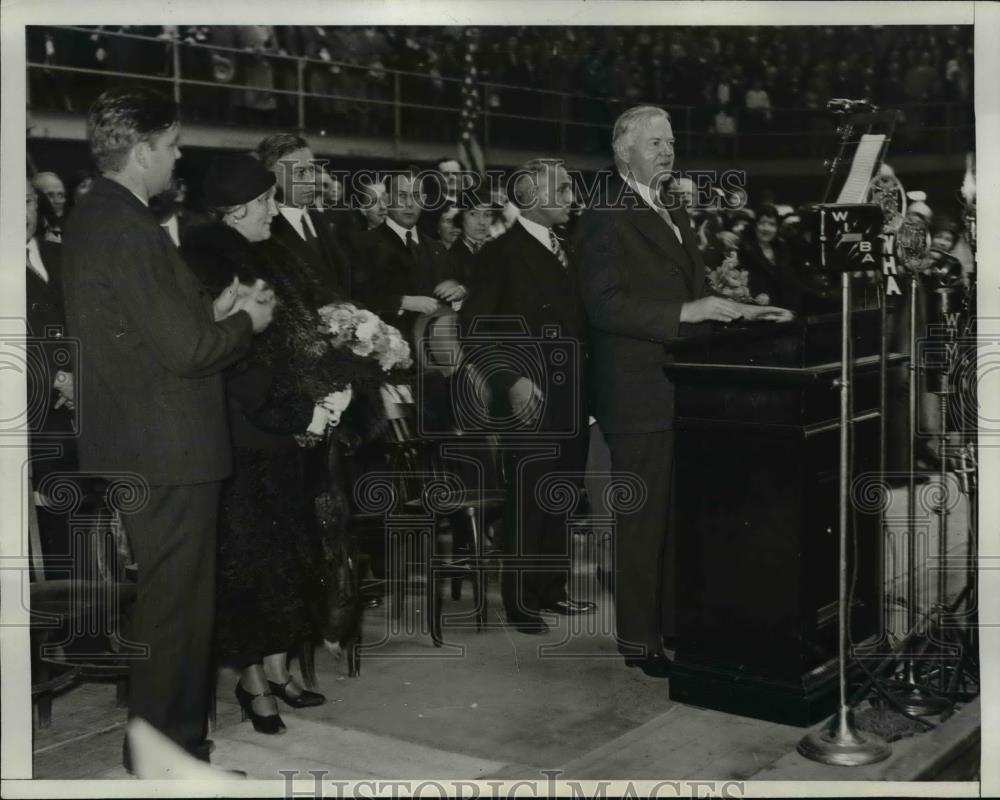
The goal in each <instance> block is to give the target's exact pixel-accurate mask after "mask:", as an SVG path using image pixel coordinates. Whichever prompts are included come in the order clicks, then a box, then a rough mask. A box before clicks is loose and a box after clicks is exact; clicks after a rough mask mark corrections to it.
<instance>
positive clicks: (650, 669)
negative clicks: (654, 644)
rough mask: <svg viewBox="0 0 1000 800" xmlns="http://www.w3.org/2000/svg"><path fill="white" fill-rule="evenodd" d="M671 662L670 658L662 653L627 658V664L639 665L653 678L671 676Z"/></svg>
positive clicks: (629, 665)
mask: <svg viewBox="0 0 1000 800" xmlns="http://www.w3.org/2000/svg"><path fill="white" fill-rule="evenodd" d="M671 663H672V662H671V661H670V659H669V658H667V657H666V656H661V655H655V656H646V657H645V658H626V659H625V665H626V666H628V667H638V668H639V669H641V670H642V671H643V672H644V673H646V674H647V675H648V676H649V677H651V678H669V677H670V665H671Z"/></svg>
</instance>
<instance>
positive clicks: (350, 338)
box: [319, 303, 413, 379]
mask: <svg viewBox="0 0 1000 800" xmlns="http://www.w3.org/2000/svg"><path fill="white" fill-rule="evenodd" d="M319 317H320V320H321V321H322V325H321V328H320V330H321V332H322V333H324V334H325V335H326V337H327V340H328V342H329V344H330V346H331V347H333V348H334V349H337V350H347V351H349V352H350V353H352V354H353V355H354V356H356V357H357V358H359V359H362V360H363V361H365V362H367V364H368V366H369V368H370V369H372V368H371V365H370V362H372V361H374V362H375V363H376V364H377V365H378V367H379V368H380V369H381V371H382V373H383V374H382V376H381V377H382V378H383V379H384V377H385V375H386V374H387V373H389V372H391V371H392V370H399V369H408V368H409V367H410V366H411V365H412V364H413V359H412V358H410V345H409V344H407V342H406V340H405V339H404V338H403V335H402V334H401V333H400V332H399V331H398V330H396V329H395V328H394V327H392V326H391V325H386V324H385V323H384V322H383V321H382V320H381V319H379V318H378V316H377V315H376V314H373V313H372V312H371V311H368V310H367V309H359V308H357V307H356V306H354V305H353V304H351V303H332V304H330V305H326V306H323V307H322V308H321V309H320V310H319Z"/></svg>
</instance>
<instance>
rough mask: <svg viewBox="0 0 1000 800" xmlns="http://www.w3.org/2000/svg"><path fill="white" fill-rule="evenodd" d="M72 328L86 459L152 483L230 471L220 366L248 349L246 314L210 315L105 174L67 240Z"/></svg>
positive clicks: (152, 226) (203, 298)
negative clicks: (219, 317) (218, 319)
mask: <svg viewBox="0 0 1000 800" xmlns="http://www.w3.org/2000/svg"><path fill="white" fill-rule="evenodd" d="M63 248H64V249H63V289H64V293H65V298H66V325H67V329H68V332H69V334H70V335H71V336H75V337H78V338H79V340H80V355H81V358H80V365H79V369H78V370H77V374H76V376H75V377H76V392H77V402H76V405H77V413H78V416H79V417H80V428H81V433H80V437H81V438H80V467H81V468H82V469H86V470H92V471H95V472H106V471H121V470H128V471H132V472H136V473H138V474H139V475H141V476H143V477H144V478H145V479H146V480H147V481H149V482H150V483H151V484H154V485H185V484H195V483H206V482H209V481H217V480H221V479H222V478H224V477H226V475H228V474H229V472H230V470H231V468H232V458H231V448H230V446H229V433H228V429H227V424H226V404H225V397H224V394H223V385H222V376H221V374H220V373H221V371H222V370H223V369H225V368H226V367H227V366H229V365H230V364H232V363H234V362H235V361H237V360H239V359H240V358H241V357H242V356H243V355H244V354H245V353H246V352H247V350H248V348H249V346H250V340H251V336H252V325H251V321H250V317H249V316H248V315H247V314H245V313H243V312H240V313H237V314H234V315H233V316H231V317H229V318H228V319H226V320H223V321H222V322H215V321H213V317H212V298H211V297H210V296H209V295H208V294H207V293H206V292H204V291H203V290H202V288H201V284H200V283H199V282H198V279H197V278H196V277H195V276H194V274H193V273H192V272H191V270H190V269H189V268H188V266H187V264H186V263H185V262H184V260H183V258H182V257H181V255H180V253H179V252H178V250H177V248H176V247H174V244H173V242H172V241H171V240H170V237H169V236H168V235H167V233H166V231H164V230H163V229H162V228H161V227H160V226H159V224H158V223H157V221H156V218H155V217H154V216H153V214H152V213H151V212H150V211H149V209H148V208H146V206H145V205H143V203H142V202H141V201H140V200H139V199H138V198H137V197H135V195H133V194H132V193H131V192H130V191H129V190H128V189H126V188H125V187H124V186H121V185H119V184H118V183H115V182H114V181H111V180H108V179H107V178H103V177H102V178H97V179H96V180H95V181H94V187H93V189H91V191H90V192H88V193H87V194H86V195H85V196H84V198H83V199H82V200H81V202H80V204H79V205H78V206H77V207H76V209H75V210H74V211H73V214H72V217H71V218H70V221H69V223H68V224H67V227H66V239H65V242H64V245H63Z"/></svg>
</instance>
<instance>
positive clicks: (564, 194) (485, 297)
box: [460, 159, 595, 633]
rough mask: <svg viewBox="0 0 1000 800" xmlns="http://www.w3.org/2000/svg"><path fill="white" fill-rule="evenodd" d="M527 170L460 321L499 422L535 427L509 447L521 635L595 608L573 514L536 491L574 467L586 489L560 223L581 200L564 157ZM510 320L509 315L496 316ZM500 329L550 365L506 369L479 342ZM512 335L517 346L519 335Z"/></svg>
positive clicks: (575, 297) (583, 423)
mask: <svg viewBox="0 0 1000 800" xmlns="http://www.w3.org/2000/svg"><path fill="white" fill-rule="evenodd" d="M518 175H519V177H518V178H517V179H516V180H515V183H514V186H513V190H514V196H515V197H514V199H515V202H516V203H517V204H518V206H519V207H520V208H521V209H522V210H521V215H520V217H519V218H518V220H517V221H516V222H515V223H514V225H513V226H512V227H511V229H510V230H509V231H507V232H506V233H504V234H503V235H502V236H500V237H499V238H498V239H496V240H494V241H492V242H489V243H487V244H486V245H485V246H484V247H483V248H482V250H481V251H480V253H479V263H478V269H479V278H478V280H477V281H476V282H475V284H474V285H473V288H472V290H471V292H470V294H469V299H468V300H467V301H466V303H465V304H464V305H463V307H462V310H461V312H460V316H461V319H462V329H463V333H464V337H463V342H464V343H465V346H466V348H467V353H468V358H469V359H470V361H471V362H472V364H473V365H477V366H479V367H480V371H481V372H482V373H483V374H486V373H489V375H490V377H489V384H488V387H485V388H487V389H488V393H489V394H490V395H491V396H492V398H491V399H492V403H493V404H494V408H495V409H496V410H497V411H498V413H499V415H500V418H507V419H510V418H514V419H519V420H522V421H523V424H524V428H525V429H526V431H530V432H531V433H530V435H529V436H528V437H526V438H524V439H523V440H522V441H520V442H518V443H517V444H514V443H512V444H511V446H510V447H509V463H510V469H509V470H508V475H509V476H510V477H509V481H510V487H509V490H508V496H507V523H506V525H505V528H504V529H505V532H506V541H505V543H504V551H505V553H506V555H507V558H508V560H507V561H505V563H504V570H503V579H502V583H501V589H502V594H503V601H504V607H505V610H506V612H507V619H508V621H509V622H510V623H511V624H512V625H513V626H514V627H515V628H517V630H519V631H521V632H522V633H544V632H546V631H547V630H548V626H547V625H546V623H545V621H544V620H543V619H542V618H541V616H540V615H539V612H540V611H550V612H555V613H558V614H564V615H571V614H583V613H589V612H591V611H593V610H594V608H595V605H594V604H593V603H591V602H579V601H576V600H573V599H571V598H569V596H568V595H567V592H566V584H567V580H568V577H569V565H570V562H569V554H568V549H567V548H568V536H567V528H566V519H565V514H559V513H555V512H554V511H553V510H552V509H551V508H546V504H545V503H544V501H543V500H542V499H540V497H539V494H538V491H539V490H540V487H541V485H542V484H543V483H544V481H545V479H546V476H549V475H555V474H558V473H565V475H566V477H567V478H568V479H569V480H573V481H576V482H578V483H580V484H582V475H583V471H584V468H585V467H586V463H587V447H588V443H589V425H588V419H589V415H588V410H587V405H588V404H587V402H586V390H585V380H584V373H585V366H586V343H585V339H586V319H585V317H584V312H583V305H582V303H581V302H580V293H579V288H578V285H577V276H576V271H575V268H574V265H573V263H572V262H571V260H570V259H569V257H568V256H567V253H566V250H565V248H564V247H563V244H562V242H561V241H560V240H559V238H558V237H557V236H556V235H555V233H554V232H553V230H552V228H553V226H555V225H561V224H565V223H566V221H567V220H568V219H569V212H570V208H571V205H572V202H573V184H572V181H571V180H570V177H569V174H568V173H567V172H566V169H565V167H563V166H562V163H561V162H559V161H555V160H541V159H539V160H535V161H530V162H528V163H527V164H525V165H524V166H523V167H521V168H520V170H519V171H518ZM500 317H502V318H505V320H504V321H500V320H499V319H496V318H500ZM491 318H494V319H492V320H491ZM514 325H517V326H518V327H519V328H520V329H521V333H519V332H518V331H517V329H516V328H514V327H513V326H514ZM497 326H499V329H497ZM501 333H505V334H508V335H509V334H511V333H513V334H515V336H516V337H519V338H520V337H522V335H523V340H524V342H525V345H531V346H532V347H525V348H521V351H522V352H523V353H525V354H530V353H534V354H536V355H537V356H539V357H541V361H539V362H538V363H536V364H534V366H527V365H526V364H524V363H523V362H522V361H521V359H520V358H517V357H512V358H510V359H509V360H508V359H504V361H505V362H506V363H504V364H502V365H500V368H497V366H498V365H497V362H496V356H495V353H496V351H495V349H494V348H493V347H492V346H488V347H485V348H484V347H475V345H474V343H475V342H476V341H477V339H480V337H484V338H485V339H486V341H489V340H490V335H491V334H501ZM505 338H506V337H505ZM507 341H508V342H511V343H514V344H516V341H517V339H516V338H515V339H508V340H507ZM560 341H561V342H568V343H572V345H573V347H572V350H573V351H574V356H573V357H570V358H567V359H565V361H559V362H558V363H555V362H551V361H549V360H548V359H547V358H546V357H545V352H546V348H550V347H551V346H552V345H553V344H557V343H558V342H560ZM534 345H537V347H533V346H534ZM513 355H514V354H513V353H512V356H513ZM487 362H489V368H487ZM546 451H547V452H546ZM581 488H582V485H581ZM533 557H535V558H544V559H545V560H546V561H547V562H549V563H551V560H552V559H554V560H556V561H557V562H563V561H564V563H565V566H564V567H563V568H562V569H560V568H558V567H557V568H555V569H553V568H552V566H548V568H547V569H544V568H543V569H539V566H538V565H532V564H531V561H532V558H533Z"/></svg>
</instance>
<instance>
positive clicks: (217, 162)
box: [204, 153, 275, 208]
mask: <svg viewBox="0 0 1000 800" xmlns="http://www.w3.org/2000/svg"><path fill="white" fill-rule="evenodd" d="M274 180H275V179H274V173H273V172H271V171H270V170H269V169H267V168H266V167H265V166H264V165H263V164H261V163H260V161H258V160H257V159H256V158H254V157H253V156H250V155H246V154H244V153H236V154H233V155H224V156H218V157H216V158H215V159H213V161H212V163H211V165H210V166H209V168H208V174H207V175H206V176H205V190H204V197H205V204H206V205H208V206H211V207H214V208H226V207H228V206H239V205H243V204H244V203H249V202H250V201H251V200H253V199H254V198H255V197H259V196H260V195H262V194H263V193H264V192H266V191H267V190H268V189H270V188H271V187H272V186H274Z"/></svg>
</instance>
